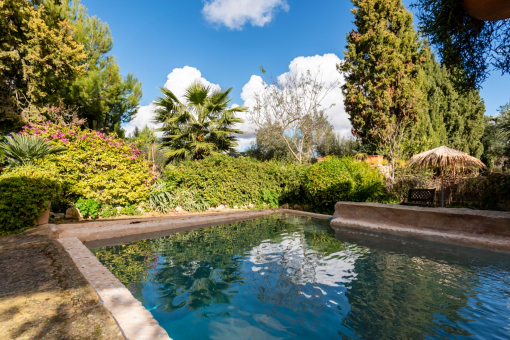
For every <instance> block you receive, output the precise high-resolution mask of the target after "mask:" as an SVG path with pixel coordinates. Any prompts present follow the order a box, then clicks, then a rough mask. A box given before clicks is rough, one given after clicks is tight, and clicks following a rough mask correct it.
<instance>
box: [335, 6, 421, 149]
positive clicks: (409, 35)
mask: <svg viewBox="0 0 510 340" xmlns="http://www.w3.org/2000/svg"><path fill="white" fill-rule="evenodd" d="M352 2H353V4H354V6H355V8H354V9H353V10H352V12H353V14H354V17H355V22H354V23H355V24H356V27H357V29H356V30H352V31H351V32H350V33H349V34H348V35H347V42H348V45H347V50H346V51H345V62H344V63H343V64H342V65H340V69H341V71H343V72H344V75H345V76H346V83H345V85H344V86H343V92H344V95H345V101H344V103H345V109H346V111H347V113H348V114H349V115H350V121H351V123H352V132H353V134H354V135H355V136H356V137H358V138H359V139H361V141H362V142H363V143H364V144H365V145H367V146H369V147H370V148H372V149H373V150H374V151H379V152H383V153H386V154H387V156H389V157H390V158H394V157H397V158H400V157H401V156H402V152H403V151H402V148H404V147H405V143H404V142H405V140H401V139H402V138H401V137H402V136H403V135H406V136H408V135H409V130H410V129H411V126H412V125H413V123H416V122H417V121H418V120H419V118H420V115H421V114H422V113H423V110H424V109H423V108H424V105H425V102H424V99H425V96H424V93H423V91H422V89H423V84H422V83H423V81H424V80H423V71H422V68H421V65H420V64H421V62H422V61H423V57H422V56H421V54H420V49H419V47H420V42H419V39H418V35H417V33H416V32H415V30H414V28H413V18H412V14H411V13H410V12H409V11H407V10H406V9H405V7H404V5H403V4H402V2H401V1H400V0H352ZM404 130H406V131H404ZM394 144H399V146H396V148H397V149H400V150H390V149H391V148H395V145H394Z"/></svg>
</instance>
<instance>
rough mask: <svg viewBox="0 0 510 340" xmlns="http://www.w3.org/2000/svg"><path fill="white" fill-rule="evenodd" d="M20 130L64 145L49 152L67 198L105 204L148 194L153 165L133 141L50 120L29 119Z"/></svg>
mask: <svg viewBox="0 0 510 340" xmlns="http://www.w3.org/2000/svg"><path fill="white" fill-rule="evenodd" d="M20 133H21V134H25V135H37V136H40V137H41V138H44V139H45V140H47V141H53V142H54V143H55V144H58V145H62V146H65V147H66V148H67V151H64V152H61V153H59V154H57V155H53V156H51V158H50V159H49V161H53V162H55V164H56V166H57V168H58V170H59V172H60V173H61V174H62V176H63V177H64V178H65V180H66V192H67V194H68V195H69V196H70V198H77V197H85V198H94V199H97V200H99V201H101V202H103V203H105V204H127V203H136V202H140V201H144V200H146V199H147V198H148V196H149V193H150V189H151V187H152V185H153V184H154V181H155V180H156V179H157V178H158V172H157V167H156V166H155V165H154V164H152V163H151V162H149V161H147V160H146V159H145V158H144V157H143V155H142V152H141V151H140V150H139V149H137V148H136V147H135V146H134V144H133V143H127V142H126V141H124V140H123V139H121V138H119V137H117V135H116V134H105V133H101V132H98V131H94V130H81V129H80V128H79V127H76V126H75V127H70V126H62V125H58V124H54V123H51V122H42V123H31V124H29V125H27V126H24V127H23V130H22V132H20Z"/></svg>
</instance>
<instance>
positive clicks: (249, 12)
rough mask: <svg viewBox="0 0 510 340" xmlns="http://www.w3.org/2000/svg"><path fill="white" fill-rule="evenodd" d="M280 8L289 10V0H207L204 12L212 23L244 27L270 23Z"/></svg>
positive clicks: (229, 26)
mask: <svg viewBox="0 0 510 340" xmlns="http://www.w3.org/2000/svg"><path fill="white" fill-rule="evenodd" d="M278 10H283V11H288V10H289V5H288V4H287V0H206V1H205V5H204V8H203V9H202V14H203V15H204V17H205V19H206V20H207V21H209V22H211V23H214V24H219V25H225V26H227V27H228V28H230V29H242V27H243V26H244V25H245V24H247V23H250V24H251V25H252V26H259V27H262V26H264V25H266V24H268V23H270V22H271V20H273V17H274V15H275V14H276V12H277V11H278Z"/></svg>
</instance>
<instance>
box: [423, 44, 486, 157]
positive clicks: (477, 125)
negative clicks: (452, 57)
mask: <svg viewBox="0 0 510 340" xmlns="http://www.w3.org/2000/svg"><path fill="white" fill-rule="evenodd" d="M422 54H423V56H424V58H425V61H424V62H423V63H422V66H423V70H424V75H425V82H424V88H425V92H426V96H427V106H426V114H425V115H424V119H425V120H428V122H429V125H428V130H427V131H428V133H427V142H428V143H426V146H427V149H430V148H435V147H438V146H440V145H447V146H449V147H451V148H454V149H457V150H460V151H464V152H467V153H469V154H471V155H473V156H474V157H480V156H481V154H482V152H483V145H482V142H481V138H482V135H483V133H484V129H485V127H484V126H485V121H484V113H485V105H484V102H483V100H482V99H481V98H480V93H479V90H476V89H473V88H463V89H460V88H458V87H457V86H455V80H454V78H453V77H452V75H451V72H450V71H449V70H448V69H447V68H446V67H445V66H440V65H439V63H438V62H437V61H436V60H435V58H434V55H433V54H432V52H431V51H430V48H429V47H428V44H427V43H426V42H425V43H424V46H423V49H422ZM418 125H419V126H420V127H419V128H418V129H417V130H422V129H423V126H425V125H426V124H423V123H419V124H418ZM424 130H425V129H423V130H422V131H424Z"/></svg>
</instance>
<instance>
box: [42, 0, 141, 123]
mask: <svg viewBox="0 0 510 340" xmlns="http://www.w3.org/2000/svg"><path fill="white" fill-rule="evenodd" d="M53 1H54V0H47V2H53ZM55 3H56V1H55ZM53 8H54V11H55V12H56V13H59V15H60V16H63V17H65V18H67V19H68V20H70V21H71V22H72V24H73V26H74V28H75V30H76V34H75V40H76V41H78V42H80V43H81V44H83V46H84V47H85V52H86V53H87V68H86V72H85V74H83V75H82V76H80V77H78V78H76V80H75V81H74V82H73V84H72V85H71V86H70V89H69V92H68V96H67V97H66V102H67V103H69V104H70V105H75V106H78V107H79V108H80V114H81V116H82V117H83V118H86V119H87V125H88V126H89V127H90V128H93V129H98V130H106V131H114V130H115V126H120V124H121V123H125V122H129V121H130V120H131V119H132V118H133V117H134V115H135V114H136V112H137V110H138V103H139V101H140V99H141V98H142V84H141V83H140V82H139V81H138V80H137V79H136V78H135V77H134V76H133V75H132V74H130V73H128V75H127V76H126V77H124V78H123V77H122V75H121V74H120V67H119V65H118V64H117V60H116V59H115V57H114V56H111V55H108V53H109V52H110V51H111V49H112V47H113V38H112V35H111V31H110V28H109V27H108V24H106V23H104V22H102V21H101V20H100V19H99V18H97V17H96V16H92V17H91V16H89V15H88V10H87V8H86V7H85V6H83V5H82V4H80V2H79V0H73V1H72V2H71V3H69V2H66V1H64V2H62V4H57V5H54V7H53Z"/></svg>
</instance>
